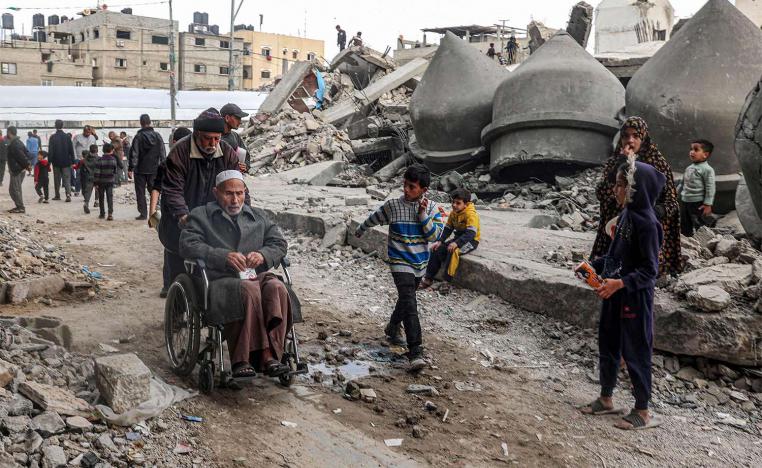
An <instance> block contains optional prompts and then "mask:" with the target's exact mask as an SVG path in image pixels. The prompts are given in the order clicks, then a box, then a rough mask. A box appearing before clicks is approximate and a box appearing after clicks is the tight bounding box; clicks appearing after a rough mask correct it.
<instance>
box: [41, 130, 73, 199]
mask: <svg viewBox="0 0 762 468" xmlns="http://www.w3.org/2000/svg"><path fill="white" fill-rule="evenodd" d="M48 161H50V164H51V165H52V166H53V189H54V190H55V196H54V197H53V200H60V199H61V183H63V186H64V192H65V193H66V201H67V202H70V201H71V165H72V164H74V163H75V162H77V160H76V159H75V158H74V145H73V144H72V141H71V137H70V136H69V135H67V134H66V133H64V131H63V121H62V120H56V133H54V134H53V135H52V136H51V137H50V140H48Z"/></svg>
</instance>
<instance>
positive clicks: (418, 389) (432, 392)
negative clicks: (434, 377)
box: [407, 384, 439, 396]
mask: <svg viewBox="0 0 762 468" xmlns="http://www.w3.org/2000/svg"><path fill="white" fill-rule="evenodd" d="M407 393H412V394H414V395H429V396H438V395H439V392H438V391H437V389H436V388H434V387H432V386H431V385H421V384H410V385H408V387H407Z"/></svg>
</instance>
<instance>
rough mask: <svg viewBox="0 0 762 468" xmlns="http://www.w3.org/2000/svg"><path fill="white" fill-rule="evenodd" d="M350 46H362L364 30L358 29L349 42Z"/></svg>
mask: <svg viewBox="0 0 762 468" xmlns="http://www.w3.org/2000/svg"><path fill="white" fill-rule="evenodd" d="M349 46H350V47H351V46H357V47H362V31H357V34H355V35H354V37H352V40H351V41H350V42H349Z"/></svg>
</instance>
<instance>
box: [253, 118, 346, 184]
mask: <svg viewBox="0 0 762 468" xmlns="http://www.w3.org/2000/svg"><path fill="white" fill-rule="evenodd" d="M349 141H350V140H349V137H348V136H347V134H346V132H343V131H340V130H337V129H336V127H334V126H333V125H330V124H325V123H322V122H320V121H318V120H317V119H315V118H314V117H313V116H311V115H310V114H300V113H298V112H296V111H295V110H292V109H284V110H282V111H281V112H279V113H278V114H277V115H274V116H272V117H270V118H269V119H267V120H265V121H264V122H258V121H257V122H256V123H255V128H254V129H253V131H252V132H251V134H250V135H249V137H248V138H247V139H246V140H245V142H246V146H247V147H248V149H249V152H250V154H251V169H250V171H249V173H250V174H265V173H273V172H281V171H285V170H288V169H293V168H296V167H301V166H305V165H307V164H312V163H316V162H320V161H324V160H334V161H350V162H351V161H353V160H354V153H353V152H352V145H351V144H350V143H349Z"/></svg>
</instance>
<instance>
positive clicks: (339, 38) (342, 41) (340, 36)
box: [336, 24, 347, 52]
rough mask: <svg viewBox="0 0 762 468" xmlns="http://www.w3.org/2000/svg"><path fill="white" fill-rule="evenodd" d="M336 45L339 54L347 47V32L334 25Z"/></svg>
mask: <svg viewBox="0 0 762 468" xmlns="http://www.w3.org/2000/svg"><path fill="white" fill-rule="evenodd" d="M336 45H337V46H339V52H341V51H342V50H344V49H345V48H346V47H347V32H346V31H344V30H343V29H341V26H339V25H338V24H337V25H336Z"/></svg>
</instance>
